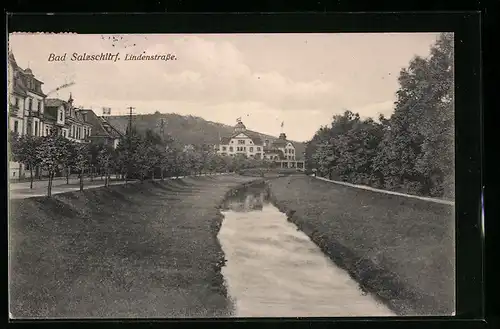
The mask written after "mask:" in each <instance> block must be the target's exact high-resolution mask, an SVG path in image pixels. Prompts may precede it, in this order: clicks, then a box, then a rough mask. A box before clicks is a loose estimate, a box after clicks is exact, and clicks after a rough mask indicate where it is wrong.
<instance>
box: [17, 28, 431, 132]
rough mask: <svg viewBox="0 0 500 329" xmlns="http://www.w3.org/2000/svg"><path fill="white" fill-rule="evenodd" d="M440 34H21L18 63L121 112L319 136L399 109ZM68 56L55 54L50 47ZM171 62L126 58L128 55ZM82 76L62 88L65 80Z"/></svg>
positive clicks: (47, 88)
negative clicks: (100, 57) (107, 56)
mask: <svg viewBox="0 0 500 329" xmlns="http://www.w3.org/2000/svg"><path fill="white" fill-rule="evenodd" d="M437 37H438V34H437V33H335V34H198V35H196V34H189V35H179V34H163V35H160V34H158V35H137V34H136V35H78V34H11V35H10V36H9V49H10V50H11V51H12V52H13V53H14V56H15V58H16V61H17V63H18V65H20V66H21V67H23V68H27V67H29V68H30V69H31V70H32V71H33V73H34V74H35V76H36V78H37V79H39V80H41V81H43V82H44V85H43V91H44V92H45V93H49V95H48V97H49V98H61V99H67V98H68V97H69V93H70V92H71V93H72V96H73V99H74V103H75V105H79V106H83V107H85V108H92V109H93V110H94V111H95V112H96V113H97V114H98V115H101V114H102V108H103V107H110V108H111V115H120V114H126V113H128V109H127V107H129V106H132V107H134V108H135V109H134V113H135V114H146V113H154V112H155V111H159V112H161V113H178V114H182V115H194V116H199V117H202V118H204V119H206V120H210V121H214V122H220V123H224V124H229V125H234V124H236V119H237V118H241V119H242V121H243V123H244V124H245V125H246V126H247V128H248V129H252V130H255V131H259V132H261V133H267V134H270V135H278V134H279V133H280V132H281V130H282V128H281V123H284V125H283V131H284V132H286V134H287V137H288V138H289V139H292V140H296V141H306V140H309V139H311V138H312V136H313V135H314V133H315V132H316V131H317V130H318V129H319V128H320V127H321V126H325V125H328V124H330V123H331V121H332V117H333V115H335V114H341V113H343V112H344V111H345V110H347V109H348V110H351V111H353V112H358V113H359V114H360V115H361V116H362V117H374V118H376V117H378V115H379V114H380V113H382V114H384V115H386V116H390V114H391V113H392V112H393V108H394V105H393V103H394V101H395V100H396V95H395V93H396V91H397V89H398V81H397V79H398V75H399V72H400V71H401V69H402V68H404V67H406V66H407V65H408V63H409V62H410V61H411V59H412V58H413V57H414V56H416V55H419V56H424V57H425V56H428V55H429V51H430V47H431V45H432V44H433V43H434V42H435V40H436V38H437ZM107 52H110V53H112V54H116V53H119V58H120V59H119V60H117V61H116V62H115V61H71V57H72V55H73V53H78V54H79V55H83V54H84V53H86V54H89V55H94V54H100V53H107ZM65 53H66V54H67V55H66V60H65V61H60V62H57V61H49V60H48V59H49V56H50V54H55V55H64V54H65ZM141 53H142V54H145V55H155V54H158V55H167V54H173V55H175V57H176V60H173V61H172V60H171V61H162V60H159V61H125V60H124V59H125V56H126V55H127V54H132V55H138V54H141ZM67 83H74V85H72V86H70V87H68V88H64V89H61V90H59V91H57V92H52V93H50V92H51V91H53V90H55V89H56V88H57V87H59V86H61V85H63V84H67Z"/></svg>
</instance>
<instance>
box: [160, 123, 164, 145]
mask: <svg viewBox="0 0 500 329" xmlns="http://www.w3.org/2000/svg"><path fill="white" fill-rule="evenodd" d="M164 134H165V119H163V118H161V121H160V137H161V140H162V141H163V140H164V139H165V138H164V137H165V136H164Z"/></svg>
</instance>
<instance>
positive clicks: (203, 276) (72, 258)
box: [9, 175, 255, 318]
mask: <svg viewBox="0 0 500 329" xmlns="http://www.w3.org/2000/svg"><path fill="white" fill-rule="evenodd" d="M253 179H255V178H251V177H238V176H235V175H227V176H211V177H195V178H185V179H182V180H169V181H165V182H149V183H143V184H141V183H134V184H128V185H120V186H111V187H109V188H97V189H92V190H86V191H83V192H70V193H63V194H58V195H55V196H53V197H52V198H51V199H48V198H45V197H36V198H30V199H24V200H13V201H11V205H10V209H9V210H10V216H9V255H10V259H9V263H10V292H9V293H10V312H11V315H12V316H13V317H15V318H33V317H43V318H44V317H49V318H59V317H69V318H76V317H78V318H89V317H90V318H97V317H123V318H129V317H138V318H145V317H149V318H151V317H185V316H190V317H214V316H227V315H228V314H229V312H230V310H231V305H230V303H229V301H228V299H227V297H226V291H225V288H224V285H223V278H222V275H221V273H220V267H221V266H222V265H223V260H224V257H223V253H222V250H221V248H220V245H219V243H218V241H217V237H216V235H217V232H218V228H219V225H220V220H221V215H220V213H219V210H218V207H219V206H220V204H221V202H222V201H223V199H224V196H225V195H226V193H227V191H228V190H230V189H231V188H233V187H236V186H238V185H240V184H242V183H245V182H248V181H250V180H253Z"/></svg>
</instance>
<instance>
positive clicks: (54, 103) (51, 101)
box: [45, 98, 66, 108]
mask: <svg viewBox="0 0 500 329" xmlns="http://www.w3.org/2000/svg"><path fill="white" fill-rule="evenodd" d="M61 105H63V106H64V107H65V108H66V102H65V101H63V100H62V99H58V98H47V99H45V107H46V108H47V107H59V106H61Z"/></svg>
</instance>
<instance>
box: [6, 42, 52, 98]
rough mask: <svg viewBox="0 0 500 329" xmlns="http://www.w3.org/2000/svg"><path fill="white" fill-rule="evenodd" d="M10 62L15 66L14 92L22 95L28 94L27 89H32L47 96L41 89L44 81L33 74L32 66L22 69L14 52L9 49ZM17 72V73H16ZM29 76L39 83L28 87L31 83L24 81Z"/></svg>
mask: <svg viewBox="0 0 500 329" xmlns="http://www.w3.org/2000/svg"><path fill="white" fill-rule="evenodd" d="M9 62H10V64H11V65H12V67H13V68H14V92H16V93H17V94H21V95H23V96H24V95H26V92H27V91H30V92H32V93H34V94H37V95H39V96H42V97H45V96H46V95H45V94H44V93H43V91H42V89H41V85H42V84H43V82H42V81H40V80H38V79H36V78H35V77H34V75H33V72H32V71H31V69H30V68H27V69H24V70H23V69H22V68H21V67H20V66H19V65H18V64H17V62H16V59H15V58H14V54H13V53H12V51H10V50H9ZM16 73H17V74H16ZM27 76H30V79H33V80H35V81H36V82H38V83H39V84H36V85H35V87H34V88H28V86H29V85H27V84H26V82H25V81H24V80H25V79H26V77H27Z"/></svg>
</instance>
